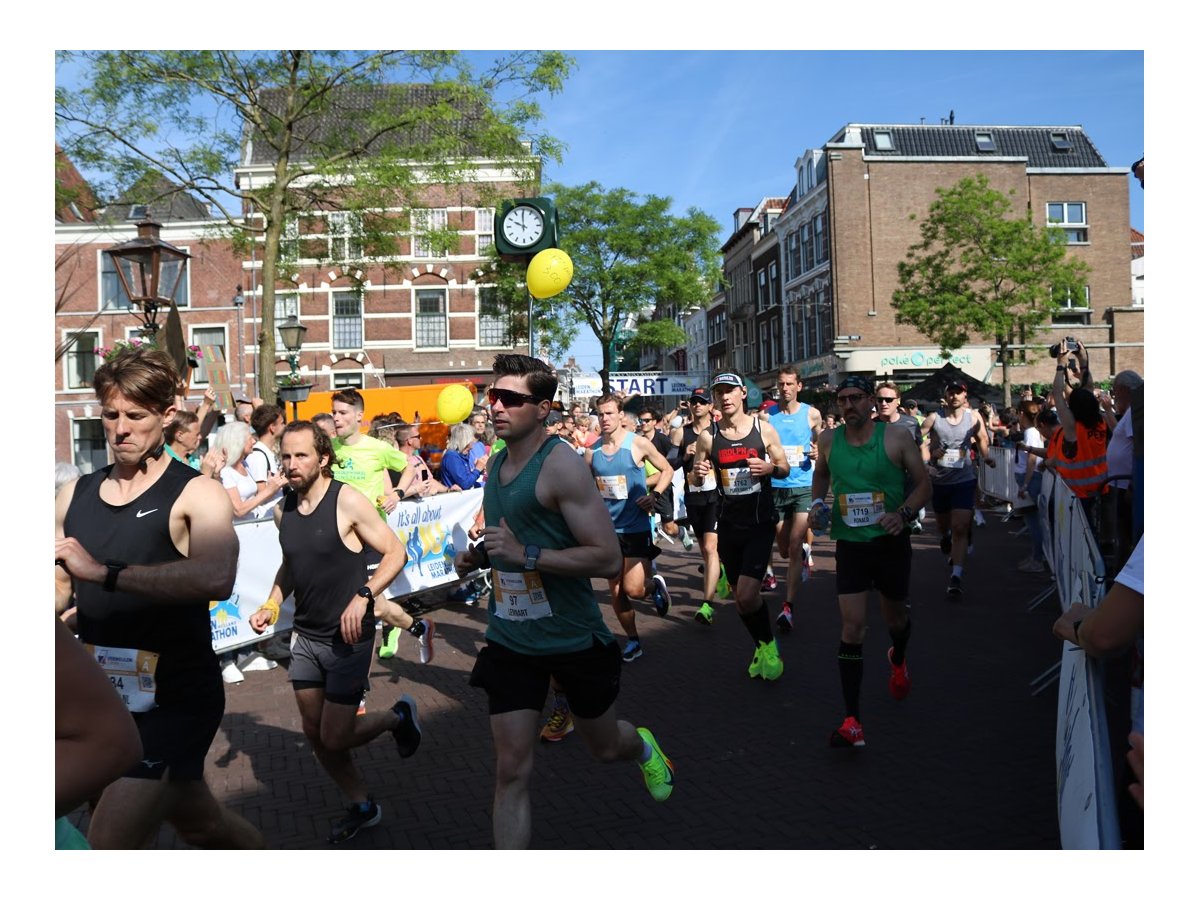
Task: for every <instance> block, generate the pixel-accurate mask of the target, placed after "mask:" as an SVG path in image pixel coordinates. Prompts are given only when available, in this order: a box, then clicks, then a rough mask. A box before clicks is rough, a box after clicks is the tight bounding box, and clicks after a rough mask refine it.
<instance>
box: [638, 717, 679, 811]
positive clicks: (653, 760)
mask: <svg viewBox="0 0 1200 900" xmlns="http://www.w3.org/2000/svg"><path fill="white" fill-rule="evenodd" d="M637 732H638V734H640V735H641V736H642V740H643V741H645V742H646V743H647V744H648V745H649V747H650V758H649V759H648V760H646V761H645V762H644V763H638V765H639V766H640V767H641V769H642V777H643V778H644V779H645V780H646V790H648V791H649V792H650V796H651V797H653V798H654V799H655V800H658V801H660V802H661V801H663V800H666V799H667V798H668V797H670V796H671V791H673V790H675V766H674V765H673V764H672V763H671V760H669V759H667V754H665V753H663V752H662V749H661V748H660V747H659V746H658V741H656V740H655V739H654V735H652V734H651V733H650V730H649V729H648V728H639V729H638V730H637Z"/></svg>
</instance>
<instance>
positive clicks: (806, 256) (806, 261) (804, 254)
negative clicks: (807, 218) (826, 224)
mask: <svg viewBox="0 0 1200 900" xmlns="http://www.w3.org/2000/svg"><path fill="white" fill-rule="evenodd" d="M812 236H813V229H812V225H811V224H810V223H809V222H805V223H804V224H803V225H801V226H800V271H801V272H808V271H811V270H812V267H813V266H814V265H816V257H815V255H814V253H813V249H814V248H813V237H812Z"/></svg>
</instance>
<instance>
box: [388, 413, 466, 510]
mask: <svg viewBox="0 0 1200 900" xmlns="http://www.w3.org/2000/svg"><path fill="white" fill-rule="evenodd" d="M395 430H396V437H397V439H398V441H399V446H400V449H401V450H402V451H403V452H404V454H405V455H406V456H407V457H408V465H409V468H411V469H412V470H413V471H414V472H416V473H417V474H416V476H415V477H414V478H413V481H412V484H411V485H409V488H408V493H406V494H405V495H404V499H405V500H409V499H411V498H413V497H432V496H433V495H434V494H444V493H446V491H447V490H454V491H459V490H462V488H460V487H458V486H457V485H455V486H454V487H453V488H447V487H446V486H445V485H444V484H442V483H441V482H440V481H438V480H437V479H436V478H434V477H433V470H431V469H430V468H429V463H427V462H425V457H423V456H422V455H421V430H420V429H419V428H417V426H416V425H401V426H400V427H399V428H397V429H395Z"/></svg>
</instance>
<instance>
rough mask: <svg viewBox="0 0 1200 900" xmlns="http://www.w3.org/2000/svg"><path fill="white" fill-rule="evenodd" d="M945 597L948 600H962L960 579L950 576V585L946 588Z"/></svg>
mask: <svg viewBox="0 0 1200 900" xmlns="http://www.w3.org/2000/svg"><path fill="white" fill-rule="evenodd" d="M946 597H947V598H948V599H950V600H959V599H961V598H962V579H961V578H959V577H958V576H957V575H951V576H950V585H949V586H948V587H947V588H946Z"/></svg>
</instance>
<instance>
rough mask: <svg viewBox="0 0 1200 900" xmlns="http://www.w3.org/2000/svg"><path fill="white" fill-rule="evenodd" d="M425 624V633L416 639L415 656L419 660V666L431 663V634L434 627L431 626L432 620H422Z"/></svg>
mask: <svg viewBox="0 0 1200 900" xmlns="http://www.w3.org/2000/svg"><path fill="white" fill-rule="evenodd" d="M421 621H422V622H424V623H425V631H424V632H423V633H422V634H421V636H420V637H419V638H417V656H418V658H419V659H420V660H421V665H428V664H429V663H431V662H433V633H434V631H435V630H436V626H435V625H434V624H433V619H422V620H421Z"/></svg>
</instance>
